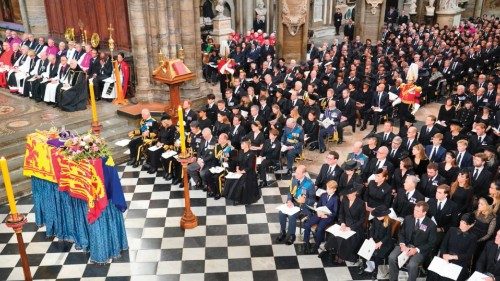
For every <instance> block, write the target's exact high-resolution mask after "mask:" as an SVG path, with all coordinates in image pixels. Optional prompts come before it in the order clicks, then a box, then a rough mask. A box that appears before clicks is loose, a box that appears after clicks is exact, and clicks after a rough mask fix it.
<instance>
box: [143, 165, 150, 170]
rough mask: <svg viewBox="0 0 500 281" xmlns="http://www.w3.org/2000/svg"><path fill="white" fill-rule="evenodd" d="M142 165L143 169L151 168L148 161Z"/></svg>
mask: <svg viewBox="0 0 500 281" xmlns="http://www.w3.org/2000/svg"><path fill="white" fill-rule="evenodd" d="M142 166H143V167H144V169H146V170H151V165H150V164H149V163H145V164H144V165H142Z"/></svg>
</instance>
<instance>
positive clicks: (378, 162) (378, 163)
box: [375, 161, 380, 169]
mask: <svg viewBox="0 0 500 281" xmlns="http://www.w3.org/2000/svg"><path fill="white" fill-rule="evenodd" d="M378 165H380V161H377V166H375V168H376V169H378Z"/></svg>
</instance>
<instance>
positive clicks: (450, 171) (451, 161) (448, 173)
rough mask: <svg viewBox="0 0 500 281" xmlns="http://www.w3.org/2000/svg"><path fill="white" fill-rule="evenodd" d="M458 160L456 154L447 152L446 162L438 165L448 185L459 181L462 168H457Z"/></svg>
mask: <svg viewBox="0 0 500 281" xmlns="http://www.w3.org/2000/svg"><path fill="white" fill-rule="evenodd" d="M456 158H457V156H456V155H455V152H453V151H447V152H446V156H445V158H444V162H442V163H439V164H438V171H439V174H440V175H441V176H443V177H444V178H445V183H446V184H447V185H451V183H452V182H454V181H455V180H456V179H457V176H458V171H459V170H460V168H458V167H457V163H456Z"/></svg>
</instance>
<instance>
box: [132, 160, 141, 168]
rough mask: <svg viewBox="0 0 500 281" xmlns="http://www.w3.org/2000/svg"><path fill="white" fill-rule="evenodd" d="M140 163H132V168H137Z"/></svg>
mask: <svg viewBox="0 0 500 281" xmlns="http://www.w3.org/2000/svg"><path fill="white" fill-rule="evenodd" d="M139 165H140V163H139V161H136V162H134V165H132V168H137V167H139Z"/></svg>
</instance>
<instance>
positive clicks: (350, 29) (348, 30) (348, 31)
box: [344, 19, 354, 41]
mask: <svg viewBox="0 0 500 281" xmlns="http://www.w3.org/2000/svg"><path fill="white" fill-rule="evenodd" d="M344 36H346V37H348V38H349V41H352V40H353V39H354V24H353V22H352V20H351V19H349V21H348V22H347V24H346V25H344Z"/></svg>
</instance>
